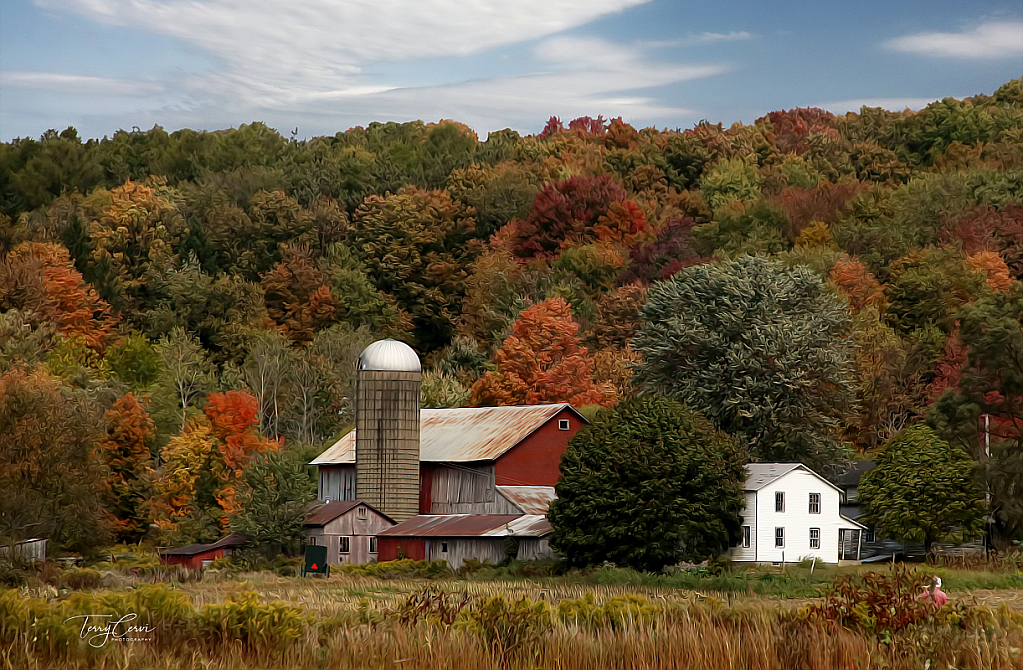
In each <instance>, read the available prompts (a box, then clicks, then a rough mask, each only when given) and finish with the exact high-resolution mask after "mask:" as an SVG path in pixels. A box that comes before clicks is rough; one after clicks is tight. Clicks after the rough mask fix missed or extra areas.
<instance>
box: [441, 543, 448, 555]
mask: <svg viewBox="0 0 1023 670" xmlns="http://www.w3.org/2000/svg"><path fill="white" fill-rule="evenodd" d="M440 553H442V554H446V553H448V543H447V542H441V543H440Z"/></svg>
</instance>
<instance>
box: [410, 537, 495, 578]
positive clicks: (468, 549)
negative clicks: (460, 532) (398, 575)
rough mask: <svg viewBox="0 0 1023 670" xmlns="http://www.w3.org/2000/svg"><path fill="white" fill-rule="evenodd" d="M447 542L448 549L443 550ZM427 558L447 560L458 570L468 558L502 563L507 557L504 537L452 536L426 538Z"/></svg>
mask: <svg viewBox="0 0 1023 670" xmlns="http://www.w3.org/2000/svg"><path fill="white" fill-rule="evenodd" d="M444 543H447V549H448V550H447V551H443V549H444ZM426 558H427V560H430V561H440V560H444V561H447V562H448V564H449V565H450V566H451V567H452V568H454V569H455V570H457V569H458V568H460V567H462V565H463V564H464V563H465V561H466V559H473V560H475V561H487V562H488V563H500V562H501V561H503V560H504V559H505V553H504V538H503V537H487V538H478V537H472V538H467V537H451V538H430V539H428V540H426Z"/></svg>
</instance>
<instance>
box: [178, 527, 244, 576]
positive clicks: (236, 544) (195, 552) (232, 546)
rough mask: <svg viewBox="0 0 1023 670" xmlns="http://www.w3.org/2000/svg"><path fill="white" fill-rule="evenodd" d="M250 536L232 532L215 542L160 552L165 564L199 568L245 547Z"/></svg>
mask: <svg viewBox="0 0 1023 670" xmlns="http://www.w3.org/2000/svg"><path fill="white" fill-rule="evenodd" d="M248 541H249V538H247V537H245V536H244V535H236V534H235V533H231V534H230V535H228V536H227V537H224V538H221V539H220V540H217V541H216V542H214V543H213V544H189V545H186V546H184V547H178V548H176V549H165V550H163V551H161V552H160V562H161V563H163V564H164V565H183V566H185V567H186V568H191V569H198V568H202V567H205V566H206V565H208V564H209V563H210V561H214V560H216V559H218V558H224V557H225V556H230V555H231V554H233V553H234V552H235V551H237V550H238V549H239V548H241V547H244V546H245V545H246V544H247V543H248Z"/></svg>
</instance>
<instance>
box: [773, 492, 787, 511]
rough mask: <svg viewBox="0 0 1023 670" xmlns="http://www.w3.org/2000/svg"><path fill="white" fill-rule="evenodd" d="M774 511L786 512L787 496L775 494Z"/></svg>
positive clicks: (780, 493) (779, 493)
mask: <svg viewBox="0 0 1023 670" xmlns="http://www.w3.org/2000/svg"><path fill="white" fill-rule="evenodd" d="M774 511H775V512H784V511H785V494H784V493H782V492H781V491H778V492H777V493H775V494H774Z"/></svg>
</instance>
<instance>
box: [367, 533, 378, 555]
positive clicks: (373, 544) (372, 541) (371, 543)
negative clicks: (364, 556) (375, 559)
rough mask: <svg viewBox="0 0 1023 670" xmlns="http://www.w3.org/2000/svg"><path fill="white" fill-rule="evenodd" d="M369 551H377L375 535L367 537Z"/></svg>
mask: <svg viewBox="0 0 1023 670" xmlns="http://www.w3.org/2000/svg"><path fill="white" fill-rule="evenodd" d="M369 553H371V554H375V553H377V539H376V537H371V538H369Z"/></svg>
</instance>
